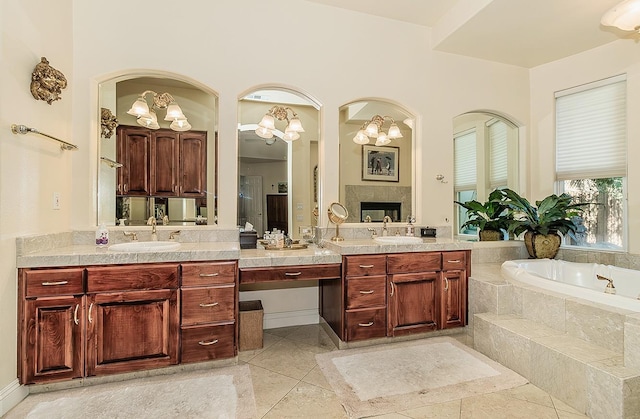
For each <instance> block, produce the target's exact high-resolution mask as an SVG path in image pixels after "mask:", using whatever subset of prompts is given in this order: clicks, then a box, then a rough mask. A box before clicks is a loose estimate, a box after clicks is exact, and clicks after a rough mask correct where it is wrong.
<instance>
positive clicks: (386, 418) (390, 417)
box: [367, 413, 407, 419]
mask: <svg viewBox="0 0 640 419" xmlns="http://www.w3.org/2000/svg"><path fill="white" fill-rule="evenodd" d="M367 419H407V416H405V415H403V414H400V413H388V414H386V415H379V416H367Z"/></svg>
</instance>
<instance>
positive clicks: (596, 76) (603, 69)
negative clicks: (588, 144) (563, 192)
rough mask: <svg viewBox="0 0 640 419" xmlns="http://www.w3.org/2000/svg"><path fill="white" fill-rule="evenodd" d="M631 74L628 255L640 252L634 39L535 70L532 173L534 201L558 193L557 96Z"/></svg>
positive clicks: (639, 123)
mask: <svg viewBox="0 0 640 419" xmlns="http://www.w3.org/2000/svg"><path fill="white" fill-rule="evenodd" d="M622 73H626V74H627V158H628V160H629V163H628V177H627V182H628V183H627V190H628V201H627V206H628V215H627V219H628V223H629V229H628V237H629V243H628V244H629V249H628V250H629V252H630V253H635V254H638V253H640V167H639V166H638V165H637V164H635V161H634V158H635V156H638V155H640V142H639V141H638V140H637V139H638V137H639V136H640V118H638V117H637V115H640V55H639V54H638V45H637V43H636V42H635V41H634V40H632V39H627V40H619V41H616V42H613V43H611V44H608V45H604V46H602V47H599V48H595V49H593V50H590V51H587V52H584V53H581V54H577V55H574V56H571V57H568V58H565V59H563V60H558V61H555V62H553V63H549V64H546V65H543V66H539V67H536V68H534V69H532V70H531V142H530V148H529V156H530V159H531V160H530V164H531V172H530V175H529V177H528V179H529V182H530V190H531V194H530V195H531V196H530V198H531V199H532V200H538V199H542V198H544V197H545V196H547V195H549V194H551V193H553V192H554V190H553V186H554V180H555V124H554V121H555V99H554V92H556V91H558V90H562V89H566V88H569V87H573V86H578V85H581V84H585V83H589V82H592V81H596V80H600V79H604V78H607V77H611V76H615V75H617V74H622Z"/></svg>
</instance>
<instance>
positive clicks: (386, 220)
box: [382, 215, 392, 236]
mask: <svg viewBox="0 0 640 419" xmlns="http://www.w3.org/2000/svg"><path fill="white" fill-rule="evenodd" d="M390 222H392V221H391V217H389V216H388V215H385V216H384V218H383V219H382V235H383V236H387V235H388V234H389V232H388V231H387V223H390Z"/></svg>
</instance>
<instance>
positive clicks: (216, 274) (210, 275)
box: [200, 272, 220, 277]
mask: <svg viewBox="0 0 640 419" xmlns="http://www.w3.org/2000/svg"><path fill="white" fill-rule="evenodd" d="M218 275H220V274H219V273H218V272H216V273H213V274H200V276H201V277H212V276H218Z"/></svg>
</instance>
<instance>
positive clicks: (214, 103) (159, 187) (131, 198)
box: [97, 75, 218, 225]
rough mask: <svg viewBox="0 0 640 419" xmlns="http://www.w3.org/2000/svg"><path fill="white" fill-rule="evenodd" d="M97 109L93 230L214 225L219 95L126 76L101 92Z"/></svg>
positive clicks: (163, 79)
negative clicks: (153, 220) (122, 226)
mask: <svg viewBox="0 0 640 419" xmlns="http://www.w3.org/2000/svg"><path fill="white" fill-rule="evenodd" d="M99 106H100V108H101V124H100V130H101V132H100V134H99V136H100V140H99V141H100V144H99V148H98V149H99V158H100V161H99V162H98V204H97V208H98V224H101V223H105V224H107V225H114V224H115V223H117V224H121V223H123V224H125V225H144V224H146V222H147V220H148V218H149V217H151V216H154V217H156V218H157V220H158V224H161V223H162V221H164V223H165V224H169V225H206V224H216V221H217V200H216V196H217V194H216V186H217V183H216V182H217V173H216V172H217V170H216V148H217V135H218V122H217V120H218V98H217V95H216V94H215V93H214V92H212V91H211V90H209V89H206V88H204V87H200V86H195V85H194V84H192V83H188V82H186V81H181V80H177V79H175V78H170V77H168V76H157V75H154V76H140V75H136V76H131V75H123V76H120V77H117V78H114V79H111V80H108V81H105V82H102V83H101V84H100V86H99ZM116 121H117V122H116Z"/></svg>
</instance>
